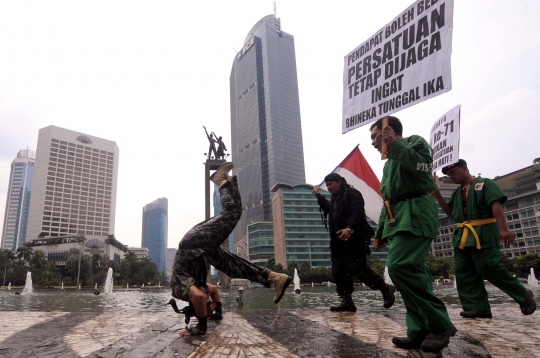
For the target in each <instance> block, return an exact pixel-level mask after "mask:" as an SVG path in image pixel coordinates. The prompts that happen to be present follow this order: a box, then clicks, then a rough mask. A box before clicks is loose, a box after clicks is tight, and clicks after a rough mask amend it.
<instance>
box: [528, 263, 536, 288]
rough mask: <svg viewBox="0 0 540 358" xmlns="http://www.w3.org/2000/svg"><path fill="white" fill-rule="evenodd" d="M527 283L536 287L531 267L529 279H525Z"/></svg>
mask: <svg viewBox="0 0 540 358" xmlns="http://www.w3.org/2000/svg"><path fill="white" fill-rule="evenodd" d="M527 282H528V283H529V285H531V286H535V287H538V279H537V278H536V275H535V274H534V269H533V268H532V267H531V273H530V274H529V277H528V278H527Z"/></svg>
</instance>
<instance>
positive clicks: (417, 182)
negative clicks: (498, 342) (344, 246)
mask: <svg viewBox="0 0 540 358" xmlns="http://www.w3.org/2000/svg"><path fill="white" fill-rule="evenodd" d="M370 131H371V140H372V142H371V144H372V145H373V146H374V147H375V149H377V150H378V151H380V152H382V147H383V146H382V144H383V142H384V143H386V145H387V155H388V160H387V161H386V163H385V165H384V169H383V177H382V181H381V193H382V194H383V199H384V200H385V202H384V205H383V208H382V210H381V215H380V218H379V223H378V227H377V232H376V234H375V241H374V243H373V246H374V247H376V248H379V247H385V246H386V245H388V257H387V259H386V266H387V267H388V273H389V274H390V278H391V279H392V282H393V283H394V285H395V286H396V289H397V290H398V291H399V292H400V293H401V297H402V298H403V303H404V304H405V308H406V309H407V315H406V319H405V323H406V325H407V337H393V338H392V342H393V343H394V344H395V345H396V346H398V347H400V348H403V349H413V348H422V349H423V350H424V351H432V352H436V351H440V350H442V349H443V348H444V347H446V346H448V343H449V341H450V337H451V336H453V335H455V334H456V331H457V330H456V328H455V327H454V325H453V324H452V322H451V321H450V318H449V316H448V312H447V311H446V307H445V305H444V303H443V302H442V301H441V299H440V298H438V297H437V296H435V294H434V293H433V285H432V277H431V273H430V272H429V269H428V268H427V266H426V263H425V258H426V256H427V255H428V254H429V250H430V248H431V242H432V240H433V239H434V238H435V237H437V230H438V224H439V218H438V214H437V204H436V203H435V201H434V200H433V198H432V197H431V196H430V195H429V193H430V192H431V191H433V189H434V188H435V186H434V184H433V180H432V178H431V167H432V163H433V153H432V150H431V147H430V146H429V144H428V143H427V142H426V141H425V139H424V138H422V137H420V136H417V135H413V136H410V137H407V138H404V137H403V136H402V132H403V126H402V125H401V122H400V121H399V119H397V118H396V117H388V125H387V126H386V127H384V128H383V125H382V119H380V120H378V121H376V122H375V123H374V124H373V125H372V126H371V128H370Z"/></svg>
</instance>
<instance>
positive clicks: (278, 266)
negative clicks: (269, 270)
mask: <svg viewBox="0 0 540 358" xmlns="http://www.w3.org/2000/svg"><path fill="white" fill-rule="evenodd" d="M274 272H277V273H283V272H285V270H284V269H283V265H282V264H276V267H275V268H274Z"/></svg>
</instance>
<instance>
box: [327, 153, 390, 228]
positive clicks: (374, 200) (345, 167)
mask: <svg viewBox="0 0 540 358" xmlns="http://www.w3.org/2000/svg"><path fill="white" fill-rule="evenodd" d="M332 173H337V174H339V175H341V176H342V177H344V178H345V180H347V183H348V184H350V185H352V186H353V187H354V188H355V189H356V190H358V191H359V192H360V193H362V196H363V197H364V207H365V210H366V216H367V217H368V218H370V219H371V220H373V221H374V222H375V223H376V224H378V223H379V215H380V214H381V208H382V206H383V198H382V194H381V189H380V188H381V182H380V181H379V179H378V178H377V176H376V175H375V173H374V172H373V170H372V169H371V167H370V166H369V164H368V162H367V161H366V158H364V156H363V155H362V152H360V148H358V146H356V147H355V148H354V149H353V151H352V152H351V153H350V154H349V155H348V156H347V157H346V158H345V159H343V161H342V162H341V163H340V164H339V165H338V166H337V167H336V169H334V170H333V171H332ZM319 187H320V188H321V189H323V190H328V189H327V188H326V184H325V183H324V181H323V182H322V184H321V185H320V186H319Z"/></svg>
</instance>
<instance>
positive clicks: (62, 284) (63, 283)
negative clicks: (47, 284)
mask: <svg viewBox="0 0 540 358" xmlns="http://www.w3.org/2000/svg"><path fill="white" fill-rule="evenodd" d="M62 291H64V283H63V282H62Z"/></svg>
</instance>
